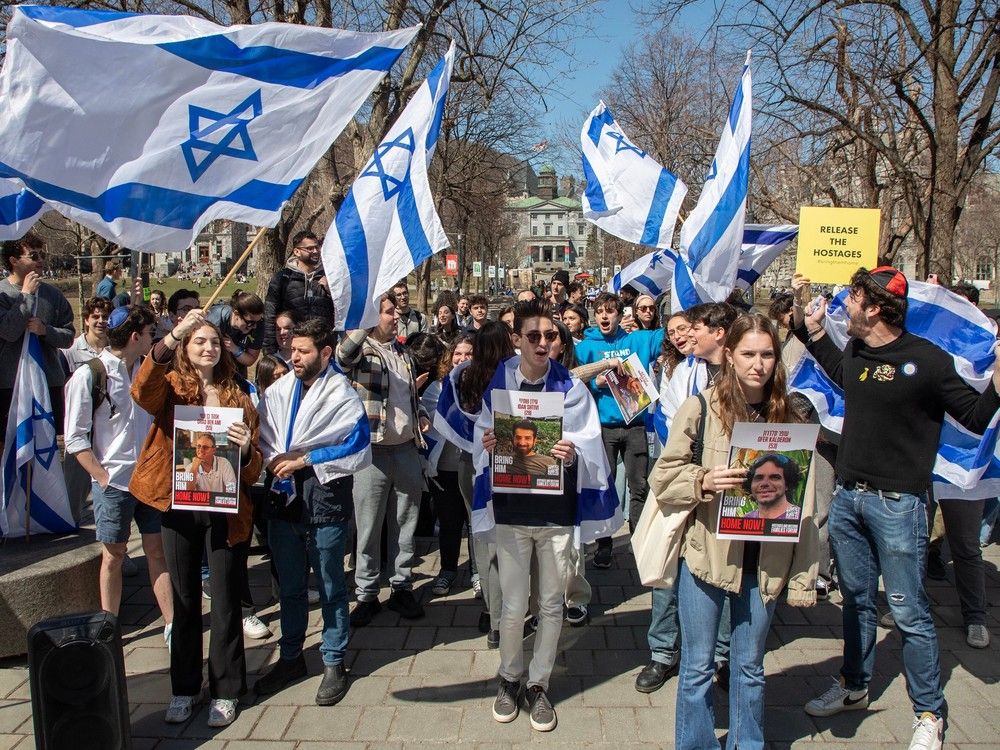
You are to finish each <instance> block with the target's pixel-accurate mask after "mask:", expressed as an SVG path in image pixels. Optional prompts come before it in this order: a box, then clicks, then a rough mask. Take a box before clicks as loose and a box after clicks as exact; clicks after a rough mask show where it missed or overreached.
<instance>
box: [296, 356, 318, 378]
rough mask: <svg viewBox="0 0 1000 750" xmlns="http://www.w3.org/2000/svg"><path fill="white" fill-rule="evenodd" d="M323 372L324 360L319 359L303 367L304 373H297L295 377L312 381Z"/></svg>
mask: <svg viewBox="0 0 1000 750" xmlns="http://www.w3.org/2000/svg"><path fill="white" fill-rule="evenodd" d="M321 372H323V360H322V359H319V358H317V359H316V361H315V362H313V363H312V364H309V365H303V366H302V373H301V374H299V373H296V374H295V377H297V378H298V379H299V380H312V379H313V378H315V377H316V376H317V375H319V374H320V373H321Z"/></svg>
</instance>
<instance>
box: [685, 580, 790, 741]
mask: <svg viewBox="0 0 1000 750" xmlns="http://www.w3.org/2000/svg"><path fill="white" fill-rule="evenodd" d="M677 598H678V607H677V610H678V613H679V615H680V621H681V638H682V639H683V642H684V646H683V648H682V649H681V670H680V680H679V683H678V685H677V715H676V721H675V735H674V742H675V743H676V748H677V750H706V748H717V747H719V741H718V740H717V739H716V738H715V706H714V704H713V694H712V677H713V676H714V675H715V648H716V638H717V633H718V630H719V622H720V620H721V618H722V609H723V603H724V602H725V601H726V600H727V599H728V600H729V602H730V605H731V607H732V641H731V647H730V651H729V665H730V667H729V668H730V678H729V739H728V740H727V741H726V747H727V748H728V750H734V749H735V748H736V747H739V750H757V749H758V748H763V747H764V650H765V647H764V644H765V642H766V641H767V633H768V631H769V630H770V628H771V617H772V616H773V615H774V607H775V604H776V603H775V602H771V603H770V604H764V600H763V599H761V596H760V590H759V588H758V584H757V574H756V572H754V573H746V574H744V576H743V585H742V588H741V590H740V593H739V594H738V595H737V594H733V593H730V592H728V591H723V590H722V589H720V588H716V587H715V586H712V585H711V584H709V583H705V582H704V581H702V580H700V579H698V578H695V577H694V576H693V575H692V574H691V571H690V570H689V569H688V566H687V562H685V561H684V560H681V564H680V570H679V571H678V581H677Z"/></svg>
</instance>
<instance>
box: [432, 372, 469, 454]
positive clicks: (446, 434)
mask: <svg viewBox="0 0 1000 750" xmlns="http://www.w3.org/2000/svg"><path fill="white" fill-rule="evenodd" d="M468 366H469V363H468V362H463V363H462V364H460V365H459V366H458V367H455V368H453V369H452V371H451V372H450V373H448V376H447V377H446V378H444V379H443V380H442V381H441V395H440V396H439V397H438V400H437V406H436V408H435V409H434V429H435V430H437V432H438V434H439V435H440V436H441V437H442V438H444V439H445V440H447V441H448V442H450V443H453V444H455V445H457V446H458V447H459V448H460V449H461V450H463V451H465V452H466V453H475V451H474V450H473V442H472V441H473V440H474V437H475V429H476V418H477V417H478V416H479V414H478V413H477V414H470V413H469V412H467V411H465V410H464V409H462V405H461V401H460V400H459V390H458V384H459V379H460V378H461V376H462V373H463V372H464V371H465V369H466V368H467V367H468Z"/></svg>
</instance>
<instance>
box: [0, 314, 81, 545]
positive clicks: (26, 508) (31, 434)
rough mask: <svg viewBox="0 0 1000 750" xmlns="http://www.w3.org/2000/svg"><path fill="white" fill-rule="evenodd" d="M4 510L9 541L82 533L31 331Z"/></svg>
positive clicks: (17, 396)
mask: <svg viewBox="0 0 1000 750" xmlns="http://www.w3.org/2000/svg"><path fill="white" fill-rule="evenodd" d="M29 493H30V499H29ZM0 511H2V512H0V532H2V536H4V537H9V538H14V537H20V536H27V535H28V534H65V533H68V532H71V531H75V530H76V522H75V521H74V520H73V514H72V512H71V511H70V507H69V498H68V496H67V494H66V481H65V479H64V478H63V470H62V463H60V460H59V447H58V446H57V445H56V416H55V414H54V413H53V411H52V401H51V399H50V398H49V384H48V381H47V380H46V378H45V365H44V363H43V361H42V344H41V342H40V341H39V340H38V336H36V335H35V334H33V333H30V332H29V333H25V335H24V344H23V345H22V348H21V360H20V364H19V366H18V368H17V377H16V378H15V380H14V393H13V395H12V397H11V403H10V414H9V415H8V416H7V431H6V440H5V442H4V456H3V504H2V508H0Z"/></svg>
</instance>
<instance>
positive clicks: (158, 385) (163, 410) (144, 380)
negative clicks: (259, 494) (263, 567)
mask: <svg viewBox="0 0 1000 750" xmlns="http://www.w3.org/2000/svg"><path fill="white" fill-rule="evenodd" d="M154 355H158V356H159V358H160V361H157V360H156V359H155V358H154ZM170 355H171V352H170V350H169V349H168V348H167V347H166V346H164V345H162V344H157V346H156V347H155V348H154V350H153V352H152V353H151V354H150V355H149V356H148V357H146V359H145V361H144V362H143V363H142V366H141V367H140V368H139V372H137V373H136V376H135V380H134V381H132V398H133V399H135V402H136V403H137V404H139V406H141V407H142V408H143V409H145V410H146V411H147V412H148V413H149V414H150V415H151V416H152V417H153V427H152V429H151V430H150V431H149V435H147V436H146V441H145V442H144V443H143V445H142V453H140V454H139V461H138V463H137V464H136V467H135V471H134V472H133V473H132V481H131V482H129V486H128V489H129V492H131V493H132V495H133V496H135V498H136V499H137V500H139V501H140V502H143V503H146V505H151V506H152V507H154V508H156V509H157V510H159V511H167V510H169V509H170V501H171V496H172V491H173V470H174V406H176V405H178V404H182V405H190V406H198V405H199V404H198V402H197V401H189V400H184V399H182V398H181V397H180V395H179V394H178V393H177V390H176V381H177V374H176V373H174V372H167V365H168V364H169V358H170ZM164 360H166V361H164ZM222 406H230V407H237V408H241V409H243V420H244V421H245V422H246V423H247V424H248V425H249V426H250V435H251V436H250V455H249V456H248V457H247V459H246V460H245V461H244V462H242V463H241V464H240V505H239V512H238V513H235V514H233V515H230V516H228V521H229V534H228V539H229V544H230V545H233V544H238V543H240V542H245V541H246V540H247V539H249V538H250V531H251V529H252V528H253V503H252V502H251V500H250V492H249V490H250V487H252V486H253V483H254V482H255V481H257V477H258V476H260V470H261V466H262V464H263V462H264V458H263V456H262V455H261V452H260V448H259V444H260V420H259V419H258V417H257V410H256V409H255V408H254V406H253V403H252V402H251V401H250V398H249V397H248V396H246V395H245V394H244V393H242V392H240V393H239V395H238V397H237V398H236V399H235V400H234V399H231V398H230V399H225V400H224V401H223V403H222Z"/></svg>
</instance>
